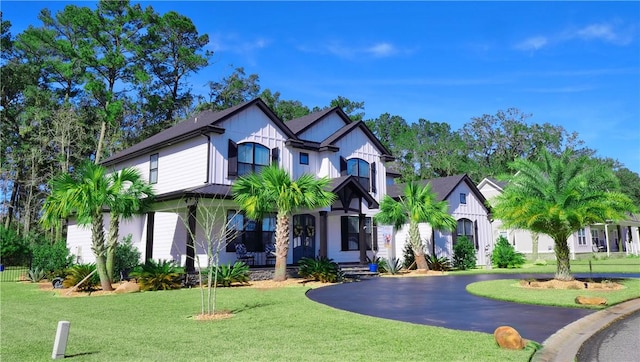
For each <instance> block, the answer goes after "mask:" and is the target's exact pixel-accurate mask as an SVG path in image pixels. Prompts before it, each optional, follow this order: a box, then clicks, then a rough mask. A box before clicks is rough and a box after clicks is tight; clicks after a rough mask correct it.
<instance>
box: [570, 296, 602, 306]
mask: <svg viewBox="0 0 640 362" xmlns="http://www.w3.org/2000/svg"><path fill="white" fill-rule="evenodd" d="M575 301H576V304H585V305H606V304H607V300H606V299H604V298H602V297H583V296H581V295H579V296H577V297H576V299H575Z"/></svg>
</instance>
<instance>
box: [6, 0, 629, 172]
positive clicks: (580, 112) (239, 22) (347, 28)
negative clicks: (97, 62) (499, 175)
mask: <svg viewBox="0 0 640 362" xmlns="http://www.w3.org/2000/svg"><path fill="white" fill-rule="evenodd" d="M69 3H71V2H38V1H30V2H13V1H6V0H4V1H2V3H1V5H0V6H1V9H2V11H3V13H4V16H3V18H4V19H5V20H10V21H11V22H12V24H13V28H12V32H13V33H14V34H16V33H18V32H20V31H22V30H23V29H24V28H25V27H26V26H27V25H29V24H34V25H40V22H39V20H37V14H38V12H39V10H40V9H42V8H44V7H48V8H49V9H51V10H52V11H53V12H55V11H56V10H60V9H62V8H63V7H64V5H66V4H69ZM75 4H82V5H85V6H89V7H92V8H93V7H95V4H96V3H95V2H82V3H75ZM142 4H143V5H144V6H146V5H151V6H153V7H154V9H156V10H157V11H158V12H161V13H164V12H166V11H169V10H175V11H177V12H179V13H181V14H183V15H186V16H188V17H190V18H191V19H192V20H193V21H194V23H195V24H196V27H197V28H198V30H199V32H200V33H207V34H209V38H210V43H209V45H208V46H209V49H211V50H213V51H214V52H215V55H214V56H213V58H212V62H211V65H210V66H209V67H208V68H207V69H206V70H205V71H201V72H200V73H198V75H197V76H193V77H191V78H190V82H191V83H192V86H193V89H194V91H195V92H197V93H206V91H207V89H206V88H207V87H206V83H207V82H208V81H210V80H219V79H221V78H222V77H223V76H226V75H228V74H230V72H231V71H232V69H233V67H244V68H245V71H246V72H247V74H251V73H257V74H258V75H259V76H260V85H261V87H262V88H263V89H265V88H269V89H271V90H272V91H280V92H281V93H282V98H283V99H295V100H300V101H301V102H302V103H303V104H305V105H307V106H309V107H313V106H325V105H328V103H329V102H330V101H331V99H334V98H336V97H337V96H339V95H340V96H344V97H347V98H349V99H351V100H354V101H364V102H365V112H366V114H365V118H375V117H378V116H379V115H380V114H382V113H385V112H388V113H391V114H394V115H399V116H402V117H403V118H404V119H406V120H407V121H408V122H414V121H417V120H418V119H420V118H424V119H427V120H430V121H433V122H447V123H449V124H451V126H452V128H453V129H458V128H460V127H461V126H462V125H463V124H464V123H466V122H468V121H469V120H470V119H471V118H472V117H476V116H481V115H482V114H495V113H496V112H497V111H498V110H501V109H502V110H504V109H507V108H510V107H515V108H518V109H520V110H521V111H523V112H525V113H530V114H532V115H533V117H532V118H530V122H532V123H544V122H548V123H552V124H558V125H562V126H563V127H565V128H566V129H567V130H568V131H570V132H573V131H575V132H578V133H579V136H580V138H581V139H582V140H584V141H585V142H586V145H587V146H588V147H590V148H593V149H595V150H597V151H598V155H599V156H603V157H611V158H615V159H618V160H619V161H621V162H622V163H624V164H625V166H626V167H627V168H629V169H631V170H633V171H635V172H638V173H640V39H639V38H640V2H337V1H336V2H224V1H223V2H220V1H216V2H209V1H198V2H188V1H183V2H175V1H156V2H142Z"/></svg>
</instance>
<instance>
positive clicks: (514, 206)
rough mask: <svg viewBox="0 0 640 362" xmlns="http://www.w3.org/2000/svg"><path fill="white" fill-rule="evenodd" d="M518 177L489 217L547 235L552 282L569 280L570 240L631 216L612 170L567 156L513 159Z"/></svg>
mask: <svg viewBox="0 0 640 362" xmlns="http://www.w3.org/2000/svg"><path fill="white" fill-rule="evenodd" d="M511 167H512V168H513V169H514V170H515V171H517V172H516V173H515V174H514V175H513V176H511V177H510V178H509V179H508V180H507V181H508V184H507V186H506V187H505V189H504V192H503V193H502V194H501V195H499V196H498V197H497V198H496V204H495V207H494V208H493V212H494V216H495V217H496V218H498V219H500V220H502V222H503V225H504V227H507V228H518V229H525V230H530V231H532V232H534V233H542V234H547V235H549V236H550V237H551V238H552V239H553V241H554V251H555V254H556V263H557V268H556V274H555V277H556V279H559V280H571V279H573V277H572V276H571V268H570V264H569V245H568V244H567V239H568V238H569V236H570V235H571V234H573V233H575V232H577V231H578V230H580V229H581V228H583V227H585V226H587V225H590V224H594V223H600V222H606V221H607V220H613V221H618V220H620V219H623V218H625V216H626V213H627V212H632V211H633V210H634V208H635V207H634V205H633V202H632V201H631V199H630V198H629V197H627V196H626V195H624V194H622V193H620V192H617V191H615V190H617V189H618V182H617V180H616V177H615V175H614V174H613V172H612V171H611V169H607V168H605V167H604V166H603V165H602V164H595V163H594V162H590V161H589V159H588V158H587V157H585V156H582V157H577V156H574V155H573V154H572V153H571V152H569V151H567V152H565V153H563V154H562V155H561V156H560V157H556V156H554V155H552V154H550V153H549V152H546V151H545V152H543V153H542V161H541V162H533V161H529V160H526V159H518V160H516V161H515V162H513V163H512V165H511Z"/></svg>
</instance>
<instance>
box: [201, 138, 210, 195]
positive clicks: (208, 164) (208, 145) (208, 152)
mask: <svg viewBox="0 0 640 362" xmlns="http://www.w3.org/2000/svg"><path fill="white" fill-rule="evenodd" d="M202 135H203V136H205V137H207V177H206V179H205V181H204V183H206V184H208V183H209V177H210V176H209V175H210V174H211V135H210V134H208V133H203V134H202Z"/></svg>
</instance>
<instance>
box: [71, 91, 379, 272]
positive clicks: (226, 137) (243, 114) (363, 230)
mask: <svg viewBox="0 0 640 362" xmlns="http://www.w3.org/2000/svg"><path fill="white" fill-rule="evenodd" d="M391 159H392V157H391V154H390V153H389V151H388V150H387V149H386V148H385V147H384V146H383V145H382V143H380V141H379V140H378V139H377V138H376V137H375V136H374V135H373V134H372V133H371V131H370V130H369V129H368V128H367V127H366V126H365V124H364V122H362V121H357V122H355V121H352V120H351V119H350V118H349V117H348V116H347V115H346V114H345V113H344V112H343V111H342V110H341V109H340V108H337V107H335V108H331V109H327V110H323V111H320V112H316V113H313V114H310V115H307V116H305V117H302V118H299V119H294V120H291V121H289V122H287V123H284V122H283V121H281V120H280V119H279V118H278V117H277V116H276V115H275V114H274V112H273V111H272V110H271V109H269V107H268V106H267V105H266V104H265V103H264V102H263V101H262V100H260V99H255V100H253V101H250V102H246V103H244V104H241V105H238V106H235V107H232V108H229V109H226V110H224V111H220V112H212V111H204V112H201V113H199V114H198V115H196V116H195V117H192V118H190V119H188V120H185V121H183V122H181V123H178V124H176V125H175V126H173V127H171V128H169V129H166V130H165V131H162V132H160V133H158V134H156V135H154V136H152V137H150V138H148V139H146V140H144V141H142V142H140V143H138V144H136V145H134V146H132V147H130V148H127V149H125V150H123V151H121V152H119V153H116V154H114V155H113V156H111V157H109V158H107V159H106V160H104V161H103V162H102V163H103V165H105V166H106V167H107V168H108V169H109V170H113V171H117V170H120V169H122V168H124V167H134V168H137V169H138V170H140V171H141V172H142V174H143V175H145V178H146V179H147V180H148V181H149V182H150V183H151V184H152V185H153V187H154V189H155V192H156V195H157V198H156V202H155V203H154V205H153V207H152V210H151V211H150V212H148V213H146V214H145V215H139V216H136V217H134V218H133V219H132V220H130V221H125V222H122V223H121V227H120V237H121V238H123V237H125V236H126V235H128V234H130V235H131V237H132V241H133V244H134V246H136V247H137V248H138V249H139V250H140V251H141V253H142V257H143V259H145V260H146V259H151V258H153V259H169V260H176V261H178V262H179V263H181V265H184V266H186V268H187V269H188V270H193V269H194V267H195V266H194V257H195V255H196V254H198V255H202V256H204V255H206V254H205V251H204V250H203V249H202V248H200V247H198V244H199V243H198V240H200V238H201V236H202V235H203V230H201V227H200V226H199V225H201V223H199V222H198V221H199V220H200V219H198V218H202V217H203V216H202V215H198V212H197V210H198V208H197V204H198V203H199V202H200V203H202V202H203V200H204V199H209V200H211V199H213V200H216V202H218V201H219V205H221V206H222V208H220V211H219V215H218V219H219V220H222V223H224V222H225V221H226V220H231V222H230V224H231V225H233V226H235V227H237V228H238V229H241V231H242V232H241V233H239V236H238V237H237V238H236V239H235V240H229V244H228V245H227V247H226V248H225V250H224V251H223V252H222V253H221V255H220V262H221V263H232V262H234V261H235V260H236V259H237V257H238V255H237V254H236V244H237V243H242V244H243V245H244V247H245V248H246V250H247V252H248V253H249V254H250V255H251V257H252V258H251V261H252V262H253V263H254V265H265V264H267V262H268V258H267V256H268V252H266V251H268V250H269V249H270V248H271V247H272V244H273V240H274V232H275V214H270V215H265V217H264V218H263V219H262V220H256V221H252V220H245V218H244V216H243V214H242V213H238V211H239V210H238V207H237V205H236V204H235V203H234V202H233V200H232V198H231V185H232V184H233V182H234V181H235V180H236V179H237V178H238V177H240V176H242V175H245V174H247V173H249V172H252V171H256V172H257V171H259V170H260V169H261V168H263V167H264V166H267V165H269V164H277V165H279V166H280V167H282V168H284V169H286V170H287V171H289V173H290V174H291V175H292V177H293V178H297V177H299V176H300V175H302V174H303V173H310V174H313V175H316V176H318V177H323V176H326V177H328V178H330V179H331V190H332V191H333V192H334V193H335V194H336V195H337V199H336V201H335V203H334V204H333V205H331V206H330V207H327V208H322V209H316V210H305V211H301V212H299V213H298V214H295V215H293V217H292V220H291V228H290V232H291V240H292V242H291V247H290V249H289V255H288V257H287V262H288V263H296V262H298V261H299V260H300V258H302V257H315V256H328V257H330V258H332V259H334V260H335V261H336V262H358V261H364V259H365V258H366V256H367V255H366V253H367V249H370V248H371V244H372V242H373V243H375V242H376V241H375V240H376V234H375V233H374V232H373V229H374V228H373V223H372V217H373V216H374V215H375V214H376V213H377V212H378V205H379V202H380V200H381V199H382V197H383V196H384V195H385V194H386V190H387V184H386V168H385V162H386V161H389V160H391ZM228 218H229V219H228ZM108 221H109V220H108V215H107V214H105V225H108ZM222 223H221V224H222ZM189 230H191V232H188V231H189ZM191 235H196V242H195V245H196V247H195V248H194V247H192V245H194V240H192V238H191ZM90 239H91V233H90V230H89V229H86V228H80V227H78V226H77V225H76V224H74V222H73V220H72V221H71V222H70V224H69V228H68V236H67V244H68V247H69V249H70V251H71V253H73V254H76V255H77V256H78V260H79V261H80V262H85V263H87V262H94V261H95V257H94V255H93V253H92V251H91V247H90ZM194 249H195V250H194ZM271 260H273V259H271Z"/></svg>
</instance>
